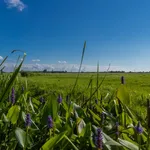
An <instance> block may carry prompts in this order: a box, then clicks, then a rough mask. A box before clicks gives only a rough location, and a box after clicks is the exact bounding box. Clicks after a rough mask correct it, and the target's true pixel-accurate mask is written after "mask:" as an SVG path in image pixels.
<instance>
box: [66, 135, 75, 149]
mask: <svg viewBox="0 0 150 150" xmlns="http://www.w3.org/2000/svg"><path fill="white" fill-rule="evenodd" d="M64 138H65V139H66V140H68V142H69V143H70V144H71V145H72V147H73V148H74V149H75V150H78V148H77V147H76V146H75V145H74V144H73V143H72V142H71V140H70V139H69V138H68V137H67V136H66V135H65V136H64Z"/></svg>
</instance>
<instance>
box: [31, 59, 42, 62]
mask: <svg viewBox="0 0 150 150" xmlns="http://www.w3.org/2000/svg"><path fill="white" fill-rule="evenodd" d="M32 61H33V62H39V61H40V59H32Z"/></svg>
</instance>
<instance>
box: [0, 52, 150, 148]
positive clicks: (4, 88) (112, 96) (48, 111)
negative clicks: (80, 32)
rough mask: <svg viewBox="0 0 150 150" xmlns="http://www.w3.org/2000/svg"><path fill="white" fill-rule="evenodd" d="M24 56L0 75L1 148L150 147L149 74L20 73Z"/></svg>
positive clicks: (0, 65)
mask: <svg viewBox="0 0 150 150" xmlns="http://www.w3.org/2000/svg"><path fill="white" fill-rule="evenodd" d="M14 52H16V51H13V52H12V53H14ZM83 52H84V50H83ZM25 56H26V55H25V54H24V56H23V59H22V61H21V63H20V64H18V65H17V66H16V68H15V70H14V72H13V73H7V74H6V73H3V72H2V73H1V74H0V149H1V150H4V149H7V150H20V149H24V150H27V149H36V150H38V149H40V150H51V149H52V150H73V149H75V150H80V149H83V150H91V149H93V150H96V149H97V150H128V149H130V150H140V149H141V150H150V139H149V138H150V137H149V136H150V101H149V90H150V86H149V85H150V84H149V78H150V75H149V74H148V73H147V74H136V73H133V74H127V73H123V74H120V73H118V74H113V73H112V74H107V73H99V69H97V73H95V74H90V73H86V74H84V73H82V74H80V73H76V74H73V73H70V74H69V73H65V74H32V75H30V76H28V77H21V74H20V73H19V71H20V69H21V66H22V64H23V62H24V59H25ZM82 56H83V55H82ZM6 59H7V57H6ZM6 59H4V61H3V62H2V63H1V64H0V67H2V66H3V64H4V62H5V60H6ZM82 60H83V57H82V59H81V64H82ZM97 68H99V65H98V67H97ZM2 69H3V68H2ZM79 72H80V70H79Z"/></svg>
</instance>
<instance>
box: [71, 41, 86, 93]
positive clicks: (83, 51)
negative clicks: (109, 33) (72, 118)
mask: <svg viewBox="0 0 150 150" xmlns="http://www.w3.org/2000/svg"><path fill="white" fill-rule="evenodd" d="M85 48H86V41H85V42H84V46H83V50H82V56H81V62H80V67H79V71H78V74H77V77H76V80H75V83H74V86H73V89H72V92H71V93H73V91H74V89H75V87H76V85H77V82H78V78H79V74H80V72H81V67H82V62H83V58H84V53H85Z"/></svg>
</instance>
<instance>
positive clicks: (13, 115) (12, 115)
mask: <svg viewBox="0 0 150 150" xmlns="http://www.w3.org/2000/svg"><path fill="white" fill-rule="evenodd" d="M19 113H20V106H18V105H14V106H12V107H11V108H10V109H9V111H8V114H7V118H8V119H9V120H10V121H11V123H12V124H16V122H17V120H18V118H19Z"/></svg>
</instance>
